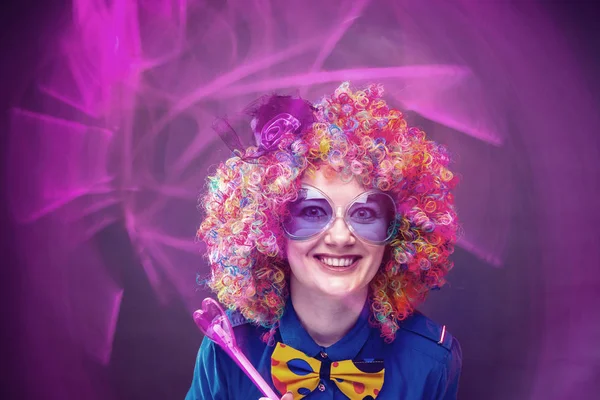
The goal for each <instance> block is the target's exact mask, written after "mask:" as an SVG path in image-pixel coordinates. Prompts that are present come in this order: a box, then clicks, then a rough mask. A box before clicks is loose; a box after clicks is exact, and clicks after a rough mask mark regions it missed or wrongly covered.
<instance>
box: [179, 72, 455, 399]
mask: <svg viewBox="0 0 600 400" xmlns="http://www.w3.org/2000/svg"><path fill="white" fill-rule="evenodd" d="M382 94H383V88H382V87H381V86H380V85H371V86H368V87H367V88H365V89H364V90H357V91H354V90H353V89H351V88H350V86H349V84H348V83H344V84H342V85H341V86H340V87H339V88H338V89H337V90H336V91H335V92H334V94H333V95H332V96H329V97H325V98H323V99H322V101H321V102H320V103H318V104H316V105H314V106H313V105H311V104H309V103H307V102H305V101H304V100H301V99H294V98H291V97H283V96H272V97H270V98H268V99H266V100H265V101H263V102H261V103H259V104H257V105H256V107H254V109H253V110H251V114H252V116H253V117H254V118H253V120H252V127H253V129H254V132H255V136H256V139H257V146H256V147H253V146H251V147H249V148H248V149H246V150H244V151H241V152H240V151H238V152H235V154H234V156H232V157H231V158H229V159H228V160H227V161H226V162H225V163H224V164H221V165H220V166H219V167H218V168H217V171H216V173H215V174H214V175H212V176H210V177H209V178H208V192H207V194H206V195H205V197H204V198H203V199H202V204H203V207H204V210H205V212H206V217H205V219H204V221H203V223H202V225H201V227H200V229H199V232H198V234H199V236H200V237H201V238H202V239H203V240H204V241H205V242H206V245H207V253H208V259H209V262H210V265H211V272H212V273H211V278H210V280H209V286H210V287H211V289H212V290H213V291H214V292H215V293H216V294H217V296H218V299H219V301H220V302H221V303H223V304H224V305H226V306H227V307H228V308H229V309H230V310H231V314H230V319H231V321H232V324H233V326H234V331H235V335H236V338H237V341H238V344H239V345H240V347H241V348H242V350H243V351H244V353H245V354H246V356H247V357H248V359H249V360H250V361H251V362H252V363H253V364H254V365H255V367H256V368H257V369H258V371H259V372H260V373H261V375H262V376H263V377H264V378H265V380H266V381H267V382H269V383H272V386H273V387H274V388H276V389H277V390H278V391H279V392H280V393H281V394H282V395H284V397H283V399H286V400H287V399H292V398H294V399H300V398H307V399H325V398H329V399H347V398H350V399H374V398H377V399H380V400H383V399H454V398H456V396H457V390H458V378H459V375H460V368H461V352H460V346H459V344H458V342H457V341H456V339H454V338H453V337H452V336H451V335H450V334H449V333H448V332H447V331H446V330H445V327H442V326H440V325H438V324H436V323H434V322H433V321H431V320H429V319H428V318H426V317H425V316H424V315H422V314H420V313H419V312H418V311H416V310H415V307H416V306H417V305H418V304H419V303H421V302H422V301H423V300H424V299H425V298H426V296H427V294H428V293H429V291H430V290H432V289H437V288H439V287H441V286H442V285H443V284H444V283H445V279H444V277H445V275H446V274H447V272H448V271H449V270H450V269H451V267H452V263H451V262H450V261H449V256H450V254H451V253H452V251H453V245H454V243H455V241H456V232H457V226H458V225H457V220H456V213H455V210H454V206H453V196H452V193H451V190H452V189H453V187H454V186H455V184H456V178H455V177H454V176H453V175H452V173H451V172H450V171H449V170H448V169H447V165H448V163H449V157H448V155H447V152H446V150H445V149H444V148H443V147H441V146H439V145H438V144H436V143H435V142H432V141H429V140H427V139H426V137H425V134H424V133H423V132H422V131H420V130H418V129H416V128H410V127H408V126H407V123H406V121H405V120H404V119H403V116H402V114H401V113H400V112H399V111H397V110H394V109H391V108H389V107H388V106H387V105H386V103H385V101H383V100H382ZM259 397H260V392H259V391H258V389H256V388H255V387H254V386H253V384H252V383H251V381H250V380H249V379H248V378H247V377H246V376H245V375H244V373H243V372H242V371H241V370H240V369H239V368H238V367H237V366H236V365H235V363H234V362H233V361H232V360H231V359H229V358H228V356H227V355H226V354H225V353H224V352H223V351H222V350H221V349H220V348H218V347H217V346H216V345H215V344H214V343H212V342H211V341H210V340H208V339H206V338H205V339H204V341H203V342H202V345H201V347H200V351H199V354H198V359H197V362H196V367H195V371H194V378H193V382H192V386H191V388H190V390H189V392H188V395H187V397H186V399H188V400H192V399H241V398H244V399H247V398H250V399H252V398H253V399H257V398H259Z"/></svg>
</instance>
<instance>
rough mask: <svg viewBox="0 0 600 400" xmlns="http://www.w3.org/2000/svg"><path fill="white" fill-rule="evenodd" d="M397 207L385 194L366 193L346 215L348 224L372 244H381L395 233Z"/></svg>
mask: <svg viewBox="0 0 600 400" xmlns="http://www.w3.org/2000/svg"><path fill="white" fill-rule="evenodd" d="M395 220H396V207H395V205H394V201H393V200H392V199H391V198H390V197H389V196H388V195H386V194H383V193H365V194H364V195H363V196H361V197H359V198H358V199H356V200H355V201H354V202H353V203H352V205H351V206H350V208H349V209H348V211H347V213H346V222H347V223H348V224H349V225H350V226H351V227H352V229H353V230H354V233H356V235H357V236H360V237H361V238H362V239H365V240H367V241H370V242H376V243H381V242H385V241H387V240H388V239H390V238H391V237H392V235H393V233H394V227H395Z"/></svg>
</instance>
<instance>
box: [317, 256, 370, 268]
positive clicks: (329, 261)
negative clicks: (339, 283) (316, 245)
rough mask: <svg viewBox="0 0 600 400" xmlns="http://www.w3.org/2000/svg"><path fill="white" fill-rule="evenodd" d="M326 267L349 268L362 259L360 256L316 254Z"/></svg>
mask: <svg viewBox="0 0 600 400" xmlns="http://www.w3.org/2000/svg"><path fill="white" fill-rule="evenodd" d="M315 258H316V259H317V260H319V261H320V262H321V263H322V264H324V265H325V266H326V267H330V268H348V267H351V266H353V265H354V264H356V262H357V261H358V260H359V259H360V257H359V256H348V257H331V256H315Z"/></svg>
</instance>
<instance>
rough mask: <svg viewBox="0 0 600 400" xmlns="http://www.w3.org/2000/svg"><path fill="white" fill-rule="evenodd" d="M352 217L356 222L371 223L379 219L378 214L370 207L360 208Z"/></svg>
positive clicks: (355, 210) (354, 211) (353, 212)
mask: <svg viewBox="0 0 600 400" xmlns="http://www.w3.org/2000/svg"><path fill="white" fill-rule="evenodd" d="M350 216H351V217H352V219H353V220H355V221H359V222H369V221H372V220H374V219H375V218H376V217H377V212H376V211H375V210H373V209H371V208H368V207H360V208H356V209H354V210H353V211H352V214H351V215H350Z"/></svg>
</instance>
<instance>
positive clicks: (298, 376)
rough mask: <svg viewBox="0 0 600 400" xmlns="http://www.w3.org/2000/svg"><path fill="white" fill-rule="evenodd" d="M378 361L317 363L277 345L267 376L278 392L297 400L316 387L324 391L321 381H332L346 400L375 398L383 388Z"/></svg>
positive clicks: (292, 350) (382, 369) (298, 352)
mask: <svg viewBox="0 0 600 400" xmlns="http://www.w3.org/2000/svg"><path fill="white" fill-rule="evenodd" d="M384 372H385V369H384V368H383V361H382V360H362V361H352V360H344V361H334V362H331V361H328V360H324V361H320V360H317V359H316V358H313V357H309V356H307V355H306V354H304V353H302V352H301V351H298V350H296V349H294V348H293V347H290V346H287V345H285V344H283V343H277V345H276V346H275V350H274V351H273V355H272V356H271V376H272V378H273V384H274V385H275V388H276V389H277V390H279V392H280V393H282V394H283V393H286V392H288V391H289V392H292V393H293V395H294V399H301V398H303V397H304V396H306V395H307V394H309V393H311V392H312V391H313V390H315V389H316V388H317V387H318V388H319V390H321V391H323V390H325V387H324V386H323V385H321V384H320V382H321V381H323V382H327V381H329V380H331V381H333V382H334V383H335V384H336V385H337V387H338V388H339V389H340V391H341V392H342V393H344V394H345V395H346V396H348V398H350V399H352V400H355V399H365V400H368V399H375V398H376V397H377V395H378V394H379V391H380V390H381V387H382V386H383V375H384Z"/></svg>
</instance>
